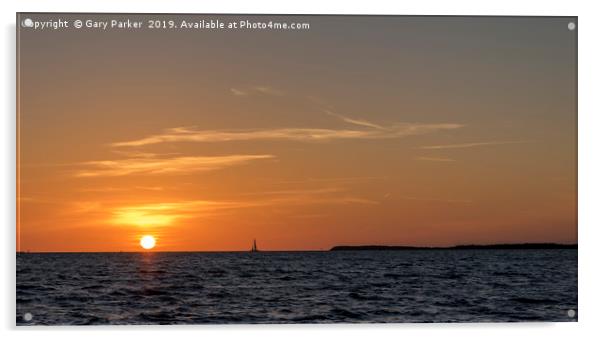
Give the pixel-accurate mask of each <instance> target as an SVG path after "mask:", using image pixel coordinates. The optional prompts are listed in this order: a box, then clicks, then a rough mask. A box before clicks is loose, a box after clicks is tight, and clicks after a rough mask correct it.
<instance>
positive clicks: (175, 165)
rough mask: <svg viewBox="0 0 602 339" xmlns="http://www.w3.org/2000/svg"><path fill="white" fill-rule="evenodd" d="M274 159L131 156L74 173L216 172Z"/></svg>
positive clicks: (90, 164)
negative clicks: (225, 168)
mask: <svg viewBox="0 0 602 339" xmlns="http://www.w3.org/2000/svg"><path fill="white" fill-rule="evenodd" d="M270 158H274V156H273V155H269V154H260V155H225V156H188V157H175V158H153V157H142V158H129V159H119V160H104V161H88V162H84V163H82V164H81V166H82V167H84V168H83V169H81V170H78V171H77V172H76V173H75V176H76V177H102V176H104V177H107V176H108V177H115V176H124V175H131V174H182V173H190V172H202V171H213V170H218V169H221V168H224V167H230V166H235V165H242V164H246V163H248V162H251V161H255V160H262V159H270Z"/></svg>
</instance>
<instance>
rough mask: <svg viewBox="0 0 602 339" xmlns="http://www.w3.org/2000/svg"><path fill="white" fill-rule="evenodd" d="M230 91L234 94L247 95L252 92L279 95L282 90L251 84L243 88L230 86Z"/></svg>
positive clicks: (282, 93) (281, 93)
mask: <svg viewBox="0 0 602 339" xmlns="http://www.w3.org/2000/svg"><path fill="white" fill-rule="evenodd" d="M230 92H231V93H232V94H233V95H235V96H249V95H253V94H263V95H273V96H281V95H284V92H283V91H281V90H279V89H276V88H274V87H270V86H252V87H245V88H234V87H232V88H230Z"/></svg>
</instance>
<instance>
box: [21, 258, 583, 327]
mask: <svg viewBox="0 0 602 339" xmlns="http://www.w3.org/2000/svg"><path fill="white" fill-rule="evenodd" d="M569 310H575V311H577V250H574V249H561V250H559V249H553V250H516V249H514V250H416V251H414V250H409V251H349V252H347V251H342V252H259V253H234V252H233V253H71V254H65V253H55V254H52V253H48V254H34V253H30V254H19V255H18V256H17V312H16V313H17V324H18V325H25V324H34V325H97V324H224V323H307V322H311V323H318V322H319V323H330V322H478V321H486V322H500V321H575V320H576V319H577V316H576V315H574V317H569V316H568V313H569V312H568V311H569ZM27 313H29V314H31V316H32V318H31V319H30V320H29V321H26V320H25V319H24V318H29V315H27V316H25V315H26V314H27Z"/></svg>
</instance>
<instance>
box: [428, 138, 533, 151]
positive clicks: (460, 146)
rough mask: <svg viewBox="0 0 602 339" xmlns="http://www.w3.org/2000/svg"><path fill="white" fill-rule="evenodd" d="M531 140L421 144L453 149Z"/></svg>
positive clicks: (435, 147)
mask: <svg viewBox="0 0 602 339" xmlns="http://www.w3.org/2000/svg"><path fill="white" fill-rule="evenodd" d="M528 142H530V141H525V140H517V141H487V142H471V143H464V144H445V145H430V146H420V147H418V148H420V149H451V148H470V147H480V146H494V145H507V144H524V143H528Z"/></svg>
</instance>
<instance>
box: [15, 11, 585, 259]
mask: <svg viewBox="0 0 602 339" xmlns="http://www.w3.org/2000/svg"><path fill="white" fill-rule="evenodd" d="M59 16H60V17H62V18H69V19H75V18H100V16H94V15H88V16H85V15H78V16H74V15H29V16H28V17H32V18H34V19H39V20H42V19H48V18H57V17H59ZM112 17H119V18H126V16H123V15H121V16H119V15H114V16H112ZM112 17H110V16H103V18H112ZM154 17H157V16H154ZM218 17H219V18H221V19H223V20H236V21H237V20H239V18H237V17H234V16H221V17H220V16H215V15H213V16H170V17H169V18H171V19H174V20H176V22H179V20H182V19H189V20H195V21H198V20H201V19H205V20H208V19H215V18H218ZM136 18H142V19H146V18H148V17H144V16H136ZM169 18H166V20H168V19H169ZM249 18H251V19H253V20H262V21H269V20H277V21H285V22H290V21H295V22H308V23H310V24H311V28H310V29H309V30H300V31H268V30H260V31H250V30H242V31H240V30H238V31H199V30H190V31H186V30H142V31H128V30H120V31H115V30H107V31H93V30H85V29H82V30H75V29H69V30H45V31H35V30H33V29H28V28H18V30H19V37H20V39H19V41H18V63H19V68H18V74H19V79H18V86H19V87H18V109H19V112H18V113H19V164H18V170H19V180H18V185H19V196H18V202H19V211H18V225H17V227H18V229H17V250H20V251H138V250H140V249H141V248H140V245H139V243H138V241H139V239H140V237H142V236H143V235H153V236H154V237H155V238H156V239H157V243H156V247H155V250H158V251H180V250H182V251H193V250H198V251H228V250H248V249H250V247H251V245H252V241H253V239H254V238H256V239H257V245H258V247H259V249H260V250H261V249H265V250H303V249H307V250H320V249H329V248H330V247H332V246H334V245H359V244H389V245H428V246H443V245H456V244H473V243H479V244H488V243H510V242H512V243H515V242H561V243H575V242H576V241H577V213H576V212H577V211H576V206H577V201H576V128H577V125H576V117H577V112H576V67H577V60H576V31H570V30H568V29H567V24H568V23H569V22H570V21H574V19H572V18H529V17H522V18H495V17H473V18H463V17H430V18H429V17H359V16H356V17H346V16H315V17H311V16H295V17H284V16H282V17H277V16H262V17H249Z"/></svg>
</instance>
